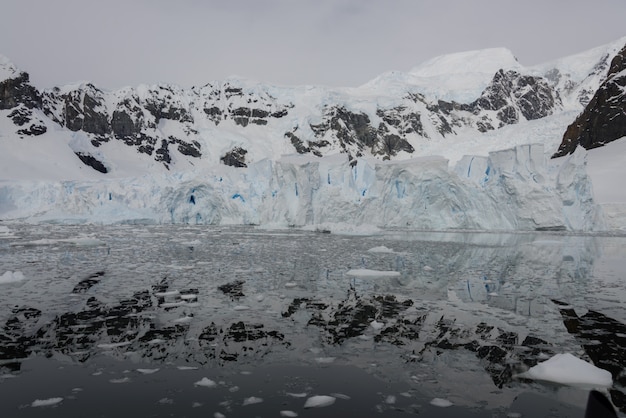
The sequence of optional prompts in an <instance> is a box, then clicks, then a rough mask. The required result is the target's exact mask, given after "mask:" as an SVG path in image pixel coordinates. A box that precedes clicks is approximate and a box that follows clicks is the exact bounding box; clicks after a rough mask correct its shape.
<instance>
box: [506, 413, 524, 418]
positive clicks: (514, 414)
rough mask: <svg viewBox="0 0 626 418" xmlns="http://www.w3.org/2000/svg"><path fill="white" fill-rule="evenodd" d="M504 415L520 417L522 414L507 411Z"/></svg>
mask: <svg viewBox="0 0 626 418" xmlns="http://www.w3.org/2000/svg"><path fill="white" fill-rule="evenodd" d="M506 416H507V418H522V414H521V413H519V412H509V413H508V414H506Z"/></svg>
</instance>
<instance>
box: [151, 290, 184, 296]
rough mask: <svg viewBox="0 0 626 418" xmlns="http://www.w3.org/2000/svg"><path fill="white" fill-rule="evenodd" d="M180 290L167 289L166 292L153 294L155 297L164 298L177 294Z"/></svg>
mask: <svg viewBox="0 0 626 418" xmlns="http://www.w3.org/2000/svg"><path fill="white" fill-rule="evenodd" d="M178 295H180V292H179V291H178V290H168V291H167V292H157V293H155V294H154V296H156V297H157V298H166V297H169V296H178Z"/></svg>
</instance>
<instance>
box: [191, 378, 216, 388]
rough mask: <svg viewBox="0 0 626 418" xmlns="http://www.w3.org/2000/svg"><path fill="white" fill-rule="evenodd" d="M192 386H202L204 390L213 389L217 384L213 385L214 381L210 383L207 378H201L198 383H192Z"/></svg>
mask: <svg viewBox="0 0 626 418" xmlns="http://www.w3.org/2000/svg"><path fill="white" fill-rule="evenodd" d="M194 386H202V387H205V388H214V387H216V386H217V383H215V382H214V381H212V380H211V379H209V378H208V377H203V378H202V379H200V380H199V381H197V382H196V383H194Z"/></svg>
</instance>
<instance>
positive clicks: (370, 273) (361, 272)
mask: <svg viewBox="0 0 626 418" xmlns="http://www.w3.org/2000/svg"><path fill="white" fill-rule="evenodd" d="M346 276H351V277H374V278H384V277H399V276H400V272H399V271H384V270H370V269H352V270H348V271H347V272H346Z"/></svg>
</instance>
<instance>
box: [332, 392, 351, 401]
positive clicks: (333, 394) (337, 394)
mask: <svg viewBox="0 0 626 418" xmlns="http://www.w3.org/2000/svg"><path fill="white" fill-rule="evenodd" d="M330 396H333V397H335V398H338V399H344V400H349V399H350V397H349V396H348V395H344V394H343V393H331V394H330Z"/></svg>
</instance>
